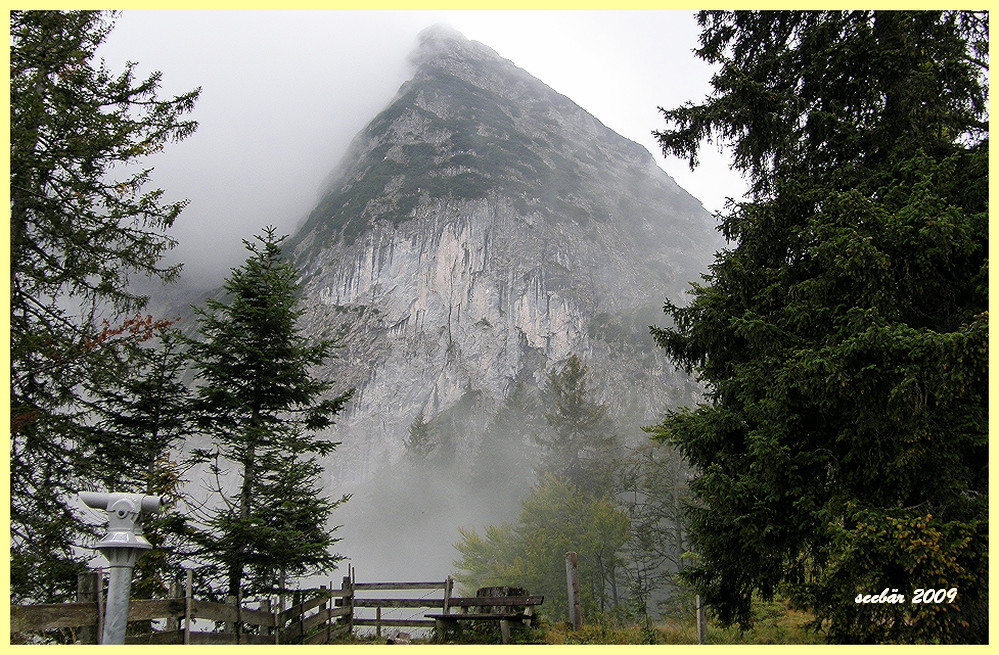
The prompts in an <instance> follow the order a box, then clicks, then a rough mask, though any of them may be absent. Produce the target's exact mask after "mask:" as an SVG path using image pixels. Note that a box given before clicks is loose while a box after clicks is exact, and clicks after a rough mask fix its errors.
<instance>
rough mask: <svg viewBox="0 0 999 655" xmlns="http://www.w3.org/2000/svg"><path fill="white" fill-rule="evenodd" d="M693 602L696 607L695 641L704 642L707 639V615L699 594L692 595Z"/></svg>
mask: <svg viewBox="0 0 999 655" xmlns="http://www.w3.org/2000/svg"><path fill="white" fill-rule="evenodd" d="M694 603H695V606H696V608H697V643H699V644H704V643H707V641H708V617H707V615H706V614H705V612H704V605H702V604H701V595H700V594H697V596H695V597H694Z"/></svg>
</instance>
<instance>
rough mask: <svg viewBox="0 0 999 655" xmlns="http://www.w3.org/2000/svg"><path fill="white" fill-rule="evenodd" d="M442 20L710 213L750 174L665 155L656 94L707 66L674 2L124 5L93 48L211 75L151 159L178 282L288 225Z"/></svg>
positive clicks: (683, 95)
mask: <svg viewBox="0 0 999 655" xmlns="http://www.w3.org/2000/svg"><path fill="white" fill-rule="evenodd" d="M435 23H447V24H450V25H451V26H453V27H454V28H456V29H458V30H459V31H461V32H462V33H463V34H465V36H467V37H468V38H470V39H473V40H479V41H481V42H483V43H485V44H486V45H488V46H490V47H492V48H494V49H496V50H497V52H499V54H500V55H501V56H503V57H506V58H508V59H511V60H512V61H513V62H514V63H515V64H517V65H518V66H520V67H522V68H524V69H525V70H527V71H528V72H530V73H532V74H533V75H535V76H537V77H538V78H539V79H541V80H542V81H544V82H545V83H547V84H549V85H550V86H552V87H553V88H554V89H555V90H557V91H559V92H560V93H563V94H565V95H567V96H568V97H570V98H572V99H573V100H574V101H575V102H577V103H578V104H580V105H581V106H582V107H584V108H585V109H587V110H588V111H590V112H592V113H593V114H594V115H595V116H596V117H597V118H599V119H600V120H601V121H602V122H604V123H605V124H606V125H607V126H608V127H610V128H611V129H613V130H615V131H616V132H618V133H619V134H621V135H623V136H625V137H627V138H629V139H632V140H634V141H637V142H639V143H640V144H642V145H643V146H645V147H646V148H647V149H648V150H649V151H650V152H652V153H653V155H654V156H655V157H656V160H657V162H659V164H660V166H661V167H662V168H664V169H665V170H666V171H667V172H668V173H669V174H670V175H671V176H672V177H674V179H676V180H677V181H678V182H679V183H680V185H681V186H683V187H684V188H685V189H687V190H688V191H690V192H691V193H692V194H693V195H694V196H695V197H697V198H698V199H700V200H701V201H702V202H703V203H704V204H705V207H706V208H708V209H709V210H710V211H717V210H719V209H721V208H722V206H723V205H724V201H725V198H726V197H729V196H731V197H736V198H739V197H741V195H742V193H743V192H744V189H745V184H744V182H743V181H742V179H741V177H740V176H739V175H738V173H735V172H733V171H730V170H729V167H728V156H727V155H726V154H724V153H720V152H718V153H716V152H714V151H715V150H717V149H716V148H705V149H703V152H702V156H701V161H702V163H701V166H700V167H699V168H698V169H697V170H695V171H690V170H689V168H688V167H687V164H686V162H684V161H679V160H676V159H673V160H666V159H664V157H663V156H662V153H661V152H659V149H658V146H657V145H656V142H655V140H654V138H653V137H652V136H651V132H652V130H655V129H660V128H662V127H663V122H662V118H661V116H660V115H659V112H658V107H660V106H665V107H670V106H677V105H679V104H682V103H683V102H685V101H688V100H694V101H698V100H700V99H702V98H703V97H704V96H705V95H706V94H707V93H708V92H709V90H710V86H709V84H708V80H709V79H710V69H709V68H708V67H707V66H706V65H705V64H704V63H703V62H701V61H700V60H697V59H696V58H695V57H694V56H693V54H692V53H691V50H692V49H693V48H694V47H696V45H697V41H696V36H697V26H696V25H695V23H694V20H693V15H692V13H691V12H677V11H655V12H648V11H644V12H642V11H622V12H586V11H578V12H577V11H572V12H561V11H530V12H515V11H464V12H462V11H447V12H442V11H433V12H428V11H412V12H410V11H124V12H122V13H121V14H120V15H119V16H118V18H117V20H116V23H115V28H114V29H113V30H112V31H111V33H110V35H109V37H108V39H107V41H106V43H105V44H104V45H103V46H102V47H101V49H100V50H99V51H98V56H99V57H100V58H103V59H104V61H105V63H106V65H107V67H108V69H109V70H110V71H112V72H113V73H117V72H120V71H121V70H123V68H124V65H125V62H127V61H134V62H138V66H137V68H136V75H137V77H139V78H140V79H144V78H145V77H146V76H147V75H149V74H150V73H152V72H154V71H160V72H162V74H163V75H162V80H161V82H162V86H161V88H160V96H161V97H172V96H175V95H177V94H180V93H184V92H186V91H189V90H191V89H193V88H196V87H201V88H202V93H201V98H200V100H199V101H198V103H197V105H196V107H195V110H194V112H193V114H192V118H194V119H195V120H197V121H198V122H199V128H198V131H197V132H196V133H195V134H194V135H193V136H191V137H189V138H188V139H187V140H185V141H183V142H180V143H173V144H168V145H167V148H166V150H165V151H164V152H163V153H160V154H158V155H155V156H153V157H150V158H149V159H148V160H147V162H145V163H146V165H147V166H151V167H153V168H154V171H153V175H152V184H153V185H155V186H156V187H159V188H162V189H164V191H165V193H166V198H165V199H166V200H168V201H169V200H173V201H176V200H182V199H189V200H190V204H189V205H188V206H187V208H186V209H185V210H184V211H183V212H182V213H181V215H180V217H179V218H178V219H177V222H176V223H175V225H174V227H173V229H172V230H171V231H170V233H169V234H170V236H172V237H173V238H175V239H176V240H177V241H178V247H177V248H175V249H174V250H173V251H171V252H169V253H168V254H167V258H166V261H167V262H169V263H177V262H181V263H183V265H184V272H183V276H182V284H183V285H184V286H186V287H191V288H195V289H200V290H204V289H209V288H213V287H217V286H219V285H220V284H221V282H222V280H223V278H224V277H225V276H226V274H227V273H228V270H229V269H230V268H231V267H233V266H237V265H239V264H240V263H241V262H242V260H243V258H244V250H243V245H242V240H243V239H249V238H252V236H253V235H254V234H257V233H259V231H260V230H261V228H263V227H264V226H266V225H274V226H276V227H277V228H278V230H279V233H288V234H291V233H294V231H295V228H296V226H297V225H298V224H299V223H300V222H301V221H302V220H303V219H304V218H305V217H306V216H307V215H308V213H309V212H310V211H311V209H312V208H313V206H314V205H315V203H316V201H317V200H318V196H319V194H320V193H321V192H322V191H323V188H322V187H323V185H324V182H325V181H326V180H327V178H328V176H329V174H330V173H331V171H332V170H333V169H334V168H335V167H336V165H337V164H338V163H339V161H340V160H341V158H342V157H343V155H344V154H345V153H346V150H347V147H348V145H349V144H350V141H351V140H352V139H353V137H354V136H355V135H356V134H357V133H358V132H359V131H360V130H361V129H362V128H363V127H364V126H365V125H366V124H367V123H368V122H369V121H370V120H371V119H372V118H374V117H375V116H376V115H377V113H378V112H379V111H380V110H381V109H383V108H384V107H385V106H386V105H387V104H388V103H389V102H390V101H391V99H392V98H393V96H394V95H395V93H396V91H397V90H398V89H399V87H400V85H401V84H402V83H403V82H405V81H406V80H407V79H408V78H409V76H410V67H409V65H408V63H407V56H408V55H409V54H410V52H411V51H412V49H413V48H414V47H415V45H416V37H417V34H418V33H419V32H420V31H421V30H423V29H425V28H426V27H428V26H430V25H433V24H435Z"/></svg>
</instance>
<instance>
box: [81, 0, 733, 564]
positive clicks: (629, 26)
mask: <svg viewBox="0 0 999 655" xmlns="http://www.w3.org/2000/svg"><path fill="white" fill-rule="evenodd" d="M442 22H443V23H448V24H450V25H451V26H452V27H454V28H456V29H457V30H459V31H460V32H462V33H463V34H464V35H465V36H467V37H468V38H471V39H474V40H478V41H481V42H483V43H485V44H486V45H488V46H490V47H491V48H493V49H495V50H496V51H497V52H498V53H499V54H500V55H501V56H503V57H506V58H508V59H510V60H512V61H513V62H514V63H515V64H517V65H518V66H520V67H522V68H524V69H525V70H527V71H528V72H529V73H531V74H532V75H534V76H536V77H538V78H539V79H541V80H542V81H543V82H545V83H547V84H548V85H549V86H551V87H552V88H554V89H555V90H556V91H558V92H560V93H562V94H564V95H566V96H568V97H569V98H571V99H572V100H574V101H575V102H576V103H578V104H579V105H580V106H582V107H583V108H584V109H586V110H587V111H589V112H591V113H592V114H594V115H595V116H596V117H597V118H598V119H599V120H601V121H602V122H603V123H604V124H606V125H607V126H608V127H610V128H611V129H613V130H615V131H617V132H618V133H620V134H622V135H623V136H625V137H627V138H630V139H632V140H635V141H637V142H639V143H640V144H641V145H643V146H644V147H646V148H647V149H648V150H649V151H650V152H651V153H652V154H653V155H654V156H655V157H656V159H657V161H658V162H659V164H660V165H661V166H662V167H663V168H664V169H665V170H666V171H667V172H668V173H669V174H670V175H672V176H673V177H674V178H675V179H676V180H677V181H678V182H679V184H680V185H681V186H683V187H684V188H686V189H688V190H689V191H690V192H691V193H692V194H693V195H694V196H695V197H698V198H699V199H701V200H702V202H703V203H704V204H705V206H706V207H707V208H708V209H709V210H718V209H720V208H721V207H722V205H723V203H724V201H725V198H726V197H727V196H736V197H738V196H739V195H741V193H742V191H743V189H744V185H742V183H741V181H740V180H739V178H738V176H737V175H735V174H733V173H731V172H730V171H729V170H728V167H727V157H726V156H725V155H724V154H718V153H715V151H714V149H713V148H708V149H707V150H706V151H705V153H704V155H703V157H702V161H703V165H702V167H701V168H699V169H697V170H696V171H694V172H690V171H689V170H688V168H687V165H686V162H682V161H676V160H673V161H667V160H665V159H664V158H663V157H662V155H661V153H660V152H659V150H658V147H657V145H656V143H655V140H654V139H653V138H652V136H651V132H652V131H653V130H655V129H661V128H663V127H664V124H663V121H662V118H661V116H660V114H659V112H658V109H657V108H658V107H659V106H665V107H675V106H678V105H680V104H682V103H683V102H685V101H688V100H694V101H697V100H700V99H702V98H703V97H704V96H705V95H706V94H707V93H708V92H709V88H710V87H709V84H708V80H709V78H710V70H709V69H708V68H707V67H706V66H705V65H704V64H703V63H702V62H699V61H698V60H697V59H696V58H695V57H694V56H693V54H692V53H691V49H692V48H694V47H696V37H697V27H696V24H695V23H694V20H693V16H692V14H690V13H689V12H186V11H185V12H146V11H126V12H123V13H122V14H121V16H120V17H119V18H118V20H117V25H116V28H115V29H114V30H113V31H112V33H111V35H110V37H109V39H108V41H107V43H106V45H105V46H104V47H103V48H102V50H101V51H100V53H99V55H100V56H101V57H103V59H104V60H105V61H106V64H107V66H108V68H109V69H110V70H111V71H119V70H121V69H122V68H123V66H124V63H125V62H126V61H137V62H139V66H138V68H137V75H138V76H139V77H145V76H146V75H148V74H150V73H151V72H153V71H157V70H158V71H161V72H162V74H163V78H162V88H161V93H160V95H161V97H169V96H173V95H177V94H181V93H184V92H187V91H189V90H190V89H192V88H195V87H199V86H200V87H201V88H202V95H201V98H200V100H199V102H198V105H197V108H196V110H195V112H194V114H193V118H194V119H196V120H198V121H199V123H200V127H199V129H198V131H197V132H196V133H195V134H194V135H193V136H192V137H190V138H189V139H187V140H186V141H184V142H182V143H177V144H169V145H168V146H167V149H166V151H165V152H163V153H161V154H158V155H156V156H155V157H153V158H151V160H150V161H149V164H150V165H151V166H153V167H155V171H154V174H153V180H154V182H155V184H156V185H157V186H159V187H162V188H164V189H165V191H166V200H168V201H172V200H179V199H184V198H187V199H190V205H189V206H188V207H187V209H186V210H185V211H184V212H183V213H182V214H181V216H180V218H179V219H178V221H177V223H176V225H175V228H174V229H173V230H172V232H171V235H172V236H174V237H175V238H176V239H177V240H178V242H179V246H178V248H177V249H175V250H174V251H173V252H171V253H170V255H169V260H170V261H172V262H183V263H184V278H183V279H184V282H185V284H186V285H187V286H189V287H194V288H200V289H206V288H212V287H217V286H219V285H220V284H221V282H222V280H223V278H224V277H225V275H226V274H227V272H228V269H229V268H230V267H232V266H237V265H239V264H240V263H241V262H242V261H243V259H244V258H245V256H246V252H245V250H244V247H243V244H242V240H243V239H248V238H250V237H251V236H252V235H253V234H255V233H259V231H260V229H261V228H262V227H263V226H265V225H275V226H277V227H278V228H279V230H280V231H282V232H285V233H291V232H293V231H294V229H295V227H296V225H297V224H299V222H300V221H301V220H302V219H303V218H304V217H305V216H306V215H307V214H308V213H309V211H310V210H311V209H312V207H313V205H314V204H315V202H316V201H317V199H318V198H317V196H318V195H319V194H320V193H321V192H322V191H323V190H324V189H323V184H324V182H325V181H326V180H327V178H328V176H329V174H330V172H331V171H332V170H333V169H334V168H335V167H336V165H337V163H338V162H339V160H340V158H341V157H342V156H343V155H344V153H345V151H346V149H347V147H348V145H349V143H350V141H351V139H352V138H353V137H354V136H355V135H356V134H357V133H358V132H359V131H360V130H361V129H362V128H363V127H364V126H365V125H366V124H367V123H368V122H369V121H370V120H371V119H372V118H374V117H375V115H376V114H377V113H378V112H379V111H380V110H381V109H383V108H384V107H385V106H386V105H387V104H388V103H389V102H390V101H391V99H392V98H393V96H394V95H395V93H396V91H397V90H398V88H399V86H400V85H401V84H402V83H403V82H404V81H405V80H406V79H408V77H409V76H410V74H411V70H410V67H409V65H408V63H407V55H408V54H409V53H410V52H411V51H412V50H413V48H414V47H415V46H416V42H417V35H418V34H419V32H420V31H421V30H423V29H425V28H426V27H429V26H430V25H433V24H436V23H442ZM643 421H645V422H639V421H637V420H636V421H635V423H636V424H639V425H640V424H646V422H647V419H643ZM333 436H334V438H335V437H336V434H335V432H334V435H333ZM640 436H642V437H643V438H644V434H642V435H640ZM399 439H400V444H402V442H403V441H404V439H405V435H399ZM401 447H402V446H401V445H400V448H401ZM495 468H496V469H497V470H500V469H501V468H502V467H500V466H496V467H495ZM457 470H458V469H455V468H454V467H436V468H434V467H430V468H428V467H419V466H412V465H407V464H406V463H405V462H404V461H400V462H395V463H392V462H385V463H384V465H383V466H382V468H381V470H379V471H377V472H376V474H375V475H374V476H373V478H372V479H371V480H370V481H368V482H366V483H364V484H361V485H358V486H356V487H352V488H343V489H341V488H338V485H337V484H333V485H332V486H331V488H330V489H328V492H329V495H330V496H331V497H333V498H337V497H339V496H340V495H341V494H343V493H349V494H353V499H352V500H351V501H350V502H348V503H347V504H346V505H344V506H343V507H342V508H340V509H339V510H337V512H335V515H334V516H333V521H334V522H335V523H336V524H343V526H344V527H343V528H342V529H340V530H339V531H338V532H337V534H338V535H339V536H341V537H342V538H343V541H342V542H341V544H340V546H341V548H340V551H341V552H342V553H343V554H345V555H347V556H349V558H350V564H352V565H353V566H354V568H355V569H356V571H357V580H358V581H364V582H368V581H377V580H382V581H388V580H442V579H443V578H444V577H446V576H447V575H449V574H452V573H453V571H454V567H453V566H452V562H453V561H454V560H455V559H456V557H457V552H456V551H455V550H454V549H453V547H452V545H453V544H454V543H456V542H458V541H459V539H460V535H459V533H458V532H457V528H459V527H461V528H467V529H475V530H479V531H480V532H481V530H482V528H483V527H484V526H485V525H489V524H497V523H500V522H502V521H504V520H512V519H514V518H515V517H516V516H517V513H518V512H519V509H520V507H519V499H520V498H522V497H523V496H524V495H525V494H526V493H527V491H528V490H529V488H530V485H531V483H532V482H533V475H534V472H533V470H531V468H530V466H527V467H521V469H520V470H519V474H520V475H519V476H518V475H515V476H514V477H513V478H510V477H509V475H508V478H507V479H500V480H499V485H500V487H499V488H500V489H501V491H496V487H491V488H490V489H484V488H483V487H482V485H481V484H480V482H481V480H480V479H476V478H475V477H474V476H472V477H468V476H466V475H462V474H460V473H456V471H457ZM494 482H495V481H494ZM504 485H505V486H504ZM344 571H345V567H342V568H341V570H339V571H337V572H336V573H335V574H333V576H332V577H333V580H332V582H333V583H334V584H338V580H339V576H341V575H343V574H344ZM326 581H327V580H325V579H324V580H320V579H313V580H310V581H309V582H311V583H315V584H320V583H323V584H325V583H326Z"/></svg>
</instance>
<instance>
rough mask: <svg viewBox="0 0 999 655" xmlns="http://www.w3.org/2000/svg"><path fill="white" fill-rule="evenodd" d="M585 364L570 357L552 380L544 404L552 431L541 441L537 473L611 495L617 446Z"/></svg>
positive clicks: (598, 494) (586, 489)
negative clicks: (590, 385)
mask: <svg viewBox="0 0 999 655" xmlns="http://www.w3.org/2000/svg"><path fill="white" fill-rule="evenodd" d="M586 372H587V369H586V366H584V365H583V363H582V361H581V360H580V359H579V357H578V356H577V355H572V356H571V357H569V359H568V360H567V361H566V363H565V364H564V365H562V366H561V367H556V368H555V369H553V370H552V372H551V373H550V374H549V376H548V387H547V389H545V391H544V394H543V397H542V401H543V402H544V403H545V406H546V409H547V411H546V412H545V413H544V416H545V419H546V420H547V421H548V424H549V425H550V426H551V432H550V433H541V434H538V435H537V437H538V439H539V445H540V446H541V449H542V463H541V467H540V468H541V470H540V471H539V473H540V474H541V477H543V476H544V475H554V476H556V477H563V478H565V479H566V480H568V481H569V482H570V483H572V484H573V485H575V486H576V487H578V488H579V489H580V490H582V491H583V492H585V493H591V494H594V495H597V496H601V495H604V494H607V493H610V492H611V490H612V487H613V484H614V471H615V467H616V465H617V463H618V457H619V453H618V442H617V436H616V434H615V433H614V428H613V424H612V423H611V421H610V420H609V419H608V418H607V415H606V414H607V411H606V408H605V407H604V406H603V405H600V404H599V403H596V402H594V401H593V400H591V399H590V390H589V389H588V388H587V386H586Z"/></svg>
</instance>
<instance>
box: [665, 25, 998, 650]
mask: <svg viewBox="0 0 999 655" xmlns="http://www.w3.org/2000/svg"><path fill="white" fill-rule="evenodd" d="M699 21H700V24H701V26H702V28H703V30H702V33H701V48H700V49H699V50H698V55H699V56H700V57H701V58H703V59H704V60H706V61H707V62H709V63H711V64H714V65H715V66H716V67H717V73H716V74H715V76H714V78H713V79H712V84H713V86H714V89H715V90H714V92H713V94H712V95H711V96H709V97H708V98H707V99H706V100H705V102H704V103H703V104H688V105H686V106H683V107H680V108H677V109H673V110H669V111H666V112H665V117H666V119H667V120H668V121H669V123H670V127H669V129H665V130H663V131H662V132H661V133H660V134H659V138H660V141H661V143H662V146H663V149H664V151H665V152H666V153H667V154H672V155H678V156H684V157H689V159H690V162H691V165H694V164H695V163H696V153H697V151H698V148H699V147H700V143H701V140H702V139H703V138H705V137H716V138H718V139H719V140H720V141H721V142H722V143H725V144H727V145H730V146H731V147H732V148H733V152H734V163H735V166H736V167H737V168H738V169H740V170H742V171H743V172H745V173H746V174H747V176H748V178H749V181H750V182H751V198H750V200H749V201H748V202H744V203H739V204H734V205H730V206H729V207H728V209H727V211H726V212H725V214H724V215H723V216H722V217H721V218H722V224H721V228H722V230H723V232H724V234H725V236H726V237H727V239H728V240H729V242H730V243H731V247H730V249H728V250H726V251H725V252H723V253H721V255H720V256H719V257H718V259H717V260H716V262H715V263H714V265H713V266H712V267H711V273H710V275H709V276H707V278H706V280H705V283H704V284H702V285H695V286H694V289H693V291H692V293H693V301H692V302H691V304H690V305H689V306H687V307H678V306H675V305H672V304H667V306H666V312H667V314H668V315H669V317H670V318H671V319H672V322H673V325H674V326H673V327H670V328H663V329H654V330H653V334H654V335H655V337H656V339H657V340H658V342H659V344H660V345H662V346H663V347H664V348H666V349H667V351H668V352H669V353H670V354H671V355H672V356H673V357H674V358H675V359H676V360H677V361H678V362H680V363H681V364H683V365H684V366H685V367H687V368H688V369H696V370H697V372H698V374H699V376H700V378H701V379H702V380H703V381H704V382H705V383H706V384H707V385H708V388H709V396H708V402H707V403H706V404H705V405H702V406H701V407H698V408H696V409H691V410H683V411H678V412H675V413H673V414H671V415H670V416H669V417H668V418H667V419H666V420H665V422H664V423H663V424H662V425H661V426H660V427H659V428H658V436H659V437H660V438H661V439H664V440H668V441H671V442H673V443H674V444H676V445H677V447H678V448H679V449H680V450H681V451H682V452H683V453H684V455H685V456H686V457H687V458H688V459H689V461H690V462H691V463H692V464H693V465H694V466H695V467H696V469H697V471H698V477H697V478H696V479H695V480H694V481H693V483H692V489H693V490H694V492H695V493H696V494H697V496H698V497H699V499H700V501H701V502H702V503H703V505H702V506H700V507H698V508H697V509H694V510H692V514H691V519H692V534H693V539H694V543H695V547H696V550H697V552H698V555H699V557H700V559H699V562H698V564H697V565H696V566H695V567H693V568H692V569H690V575H689V579H690V580H691V581H692V582H693V583H694V584H695V585H696V586H697V587H698V589H699V591H700V592H701V593H702V594H704V595H705V596H706V598H707V602H708V603H709V604H710V605H711V606H713V608H714V611H715V612H716V613H717V616H718V617H719V618H720V619H721V620H722V622H723V623H731V622H739V623H740V624H742V625H744V626H745V625H748V624H749V623H751V602H752V598H753V597H754V595H757V594H758V595H761V596H762V597H764V598H769V597H772V596H773V595H774V594H775V593H778V592H779V591H780V592H785V593H788V594H789V595H790V596H791V598H792V599H793V600H794V602H796V603H798V604H800V605H801V606H805V607H809V608H811V609H812V611H813V612H814V613H815V616H816V618H817V620H818V621H819V622H821V625H822V626H823V627H824V628H825V629H827V630H828V631H829V636H830V638H831V639H832V640H834V641H843V642H861V643H865V642H869V643H886V642H901V643H911V642H975V641H984V640H987V638H988V631H987V615H988V609H987V602H988V567H987V563H988V541H987V540H988V468H987V461H988V420H987V418H988V412H987V396H988V394H987V379H988V356H987V352H988V313H987V308H988V259H987V255H988V253H987V245H988V113H987V112H988V109H987V100H988V86H987V84H988V83H987V74H988V15H987V13H976V12H964V11H932V12H931V11H925V12H922V11H920V12H909V11H906V12H893V11H875V12H870V11H850V12H843V11H835V12H833V11H829V12H815V11H794V12H789V11H780V12H757V11H753V12H702V13H701V14H700V18H699ZM920 588H922V589H941V588H943V589H946V590H950V589H955V590H956V592H955V593H956V594H957V598H956V599H955V600H953V601H933V602H929V603H926V602H920V603H915V604H914V603H912V602H911V601H912V600H913V596H914V595H915V594H916V593H917V589H920ZM885 589H888V592H889V595H891V593H892V591H893V590H898V592H899V593H900V594H901V595H903V596H904V597H905V598H906V602H905V603H889V604H885V603H881V604H874V605H872V604H866V603H863V602H857V601H856V599H857V598H858V597H859V598H861V600H862V599H863V598H864V596H865V595H866V596H870V595H872V594H880V593H881V592H882V590H885Z"/></svg>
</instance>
